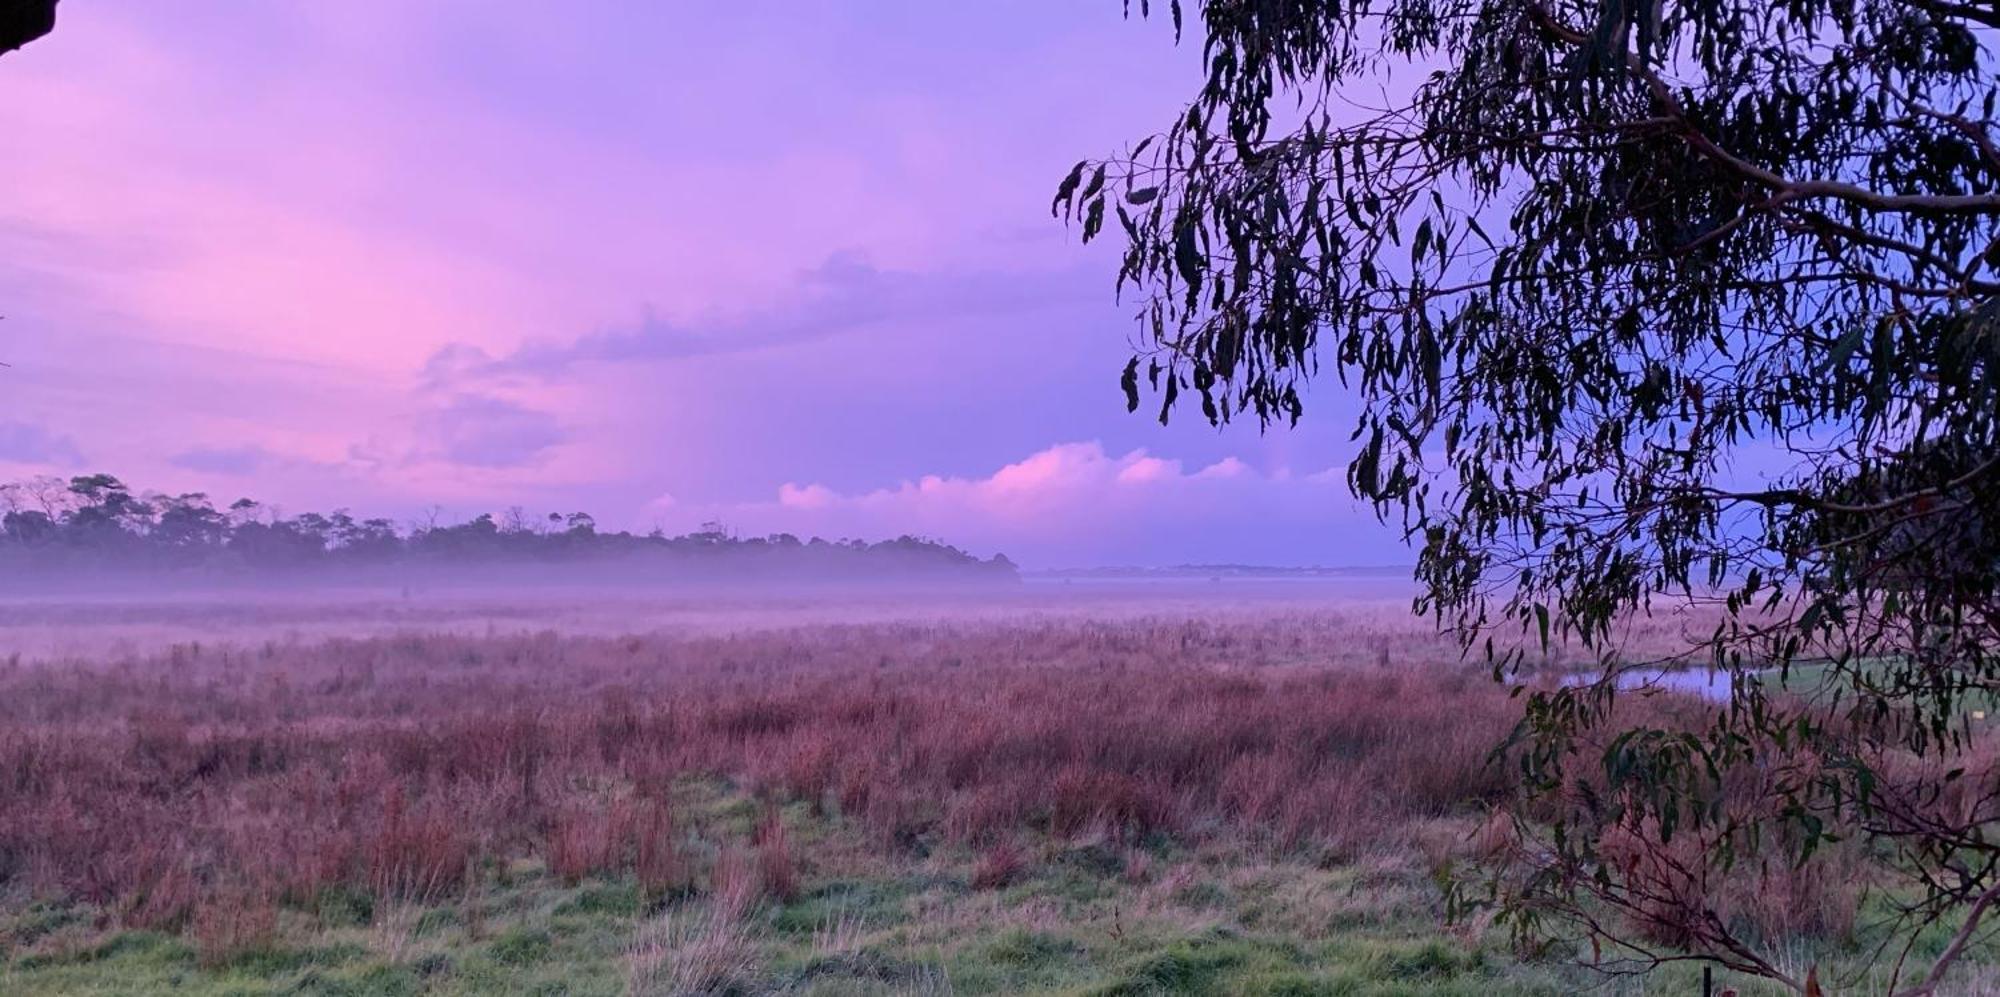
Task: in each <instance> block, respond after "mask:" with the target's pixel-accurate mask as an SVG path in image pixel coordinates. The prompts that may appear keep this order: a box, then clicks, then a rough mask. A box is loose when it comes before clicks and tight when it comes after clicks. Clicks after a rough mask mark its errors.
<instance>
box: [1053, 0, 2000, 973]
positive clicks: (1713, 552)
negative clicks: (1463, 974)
mask: <svg viewBox="0 0 2000 997" xmlns="http://www.w3.org/2000/svg"><path fill="white" fill-rule="evenodd" d="M1138 6H1139V11H1138V12H1139V13H1142V14H1158V13H1162V12H1161V11H1158V10H1149V9H1147V5H1146V4H1145V3H1143V2H1142V3H1141V4H1139V5H1138ZM1165 13H1169V14H1170V15H1171V16H1172V17H1173V18H1174V20H1175V22H1176V24H1180V23H1181V21H1182V19H1183V18H1184V17H1186V18H1188V20H1189V22H1190V23H1189V24H1187V25H1186V28H1187V30H1188V31H1189V32H1190V33H1196V34H1198V36H1199V38H1200V41H1201V44H1202V46H1203V53H1204V64H1205V66H1206V79H1205V82H1204V83H1203V84H1202V86H1201V88H1200V90H1199V92H1198V93H1197V94H1196V95H1195V96H1194V98H1193V100H1192V101H1191V103H1190V104H1189V105H1188V107H1187V109H1186V112H1185V113H1184V114H1183V115H1182V116H1181V117H1180V118H1179V119H1178V120H1176V121H1174V122H1172V124H1171V127H1169V128H1168V130H1166V131H1165V132H1163V133H1160V134H1158V135H1155V136H1154V137H1152V138H1150V139H1147V140H1145V141H1143V142H1140V143H1138V144H1137V145H1136V146H1134V147H1132V148H1131V149H1130V150H1129V151H1128V152H1126V153H1124V154H1121V155H1118V156H1114V157H1111V158H1109V159H1106V160H1101V161H1089V162H1085V163H1083V164H1080V165H1079V166H1078V167H1077V168H1076V169H1075V170H1074V171H1073V172H1072V173H1071V174H1070V175H1069V176H1068V177H1067V178H1065V179H1064V180H1063V182H1062V184H1061V186H1060V189H1059V193H1058V195H1057V198H1056V207H1057V209H1058V210H1059V211H1061V212H1064V213H1066V214H1067V215H1068V217H1071V218H1073V219H1075V220H1076V221H1077V223H1079V224H1080V225H1081V228H1082V231H1083V234H1084V236H1085V237H1086V238H1094V237H1097V236H1099V235H1100V234H1103V233H1106V232H1109V233H1111V234H1112V235H1113V236H1114V237H1116V238H1118V239H1121V240H1122V241H1123V243H1124V246H1125V253H1124V258H1123V266H1122V269H1121V272H1120V275H1119V286H1120V288H1121V289H1127V290H1133V289H1136V291H1137V292H1138V294H1139V296H1140V299H1141V300H1142V301H1143V305H1142V310H1141V314H1140V320H1141V323H1142V325H1143V327H1144V330H1145V332H1146V334H1147V339H1148V340H1149V342H1150V344H1151V347H1152V349H1150V350H1149V351H1148V352H1146V353H1144V354H1142V355H1140V356H1138V357H1135V358H1134V360H1133V361H1132V363H1131V365H1130V366H1128V367H1127V368H1126V370H1125V373H1124V378H1123V386H1124V389H1125V391H1126V393H1127V396H1128V400H1129V401H1130V403H1131V404H1132V405H1133V406H1134V407H1137V406H1138V405H1139V404H1140V402H1141V395H1142V392H1144V391H1145V389H1146V388H1147V387H1148V386H1150V387H1151V389H1152V391H1153V392H1155V393H1156V397H1157V401H1158V403H1159V405H1160V409H1159V412H1160V417H1161V418H1162V419H1165V418H1167V417H1168V415H1169V414H1170V413H1171V412H1173V411H1174V410H1175V409H1176V408H1177V406H1178V405H1179V404H1181V403H1182V402H1183V401H1184V400H1195V401H1198V403H1199V405H1200V407H1201V409H1202V412H1203V413H1204V415H1205V416H1206V417H1207V418H1208V419H1210V420H1212V421H1216V422H1227V421H1230V420H1232V419H1242V418H1246V417H1247V418H1249V419H1253V420H1255V421H1257V422H1259V423H1262V424H1268V423H1270V422H1272V421H1274V420H1276V421H1289V420H1297V419H1298V418H1299V417H1300V416H1301V414H1302V412H1303V411H1304V406H1303V397H1304V392H1303V391H1302V387H1303V385H1304V383H1305V382H1306V381H1307V380H1309V379H1313V378H1315V377H1316V378H1318V379H1320V380H1328V379H1337V380H1338V381H1339V382H1340V384H1342V385H1344V386H1345V387H1346V388H1347V389H1349V390H1351V391H1352V392H1353V393H1355V394H1357V395H1358V396H1359V398H1360V399H1361V400H1362V401H1363V402H1364V403H1365V404H1364V408H1365V411H1364V412H1363V414H1362V415H1361V416H1360V419H1359V422H1358V424H1357V425H1356V426H1355V437H1354V439H1355V444H1356V449H1355V452H1354V453H1353V460H1352V464H1351V470H1350V482H1351V484H1352V486H1353V488H1354V490H1355V491H1356V492H1357V494H1359V495H1361V496H1363V497H1366V498H1368V499H1370V500H1372V501H1374V502H1375V503H1376V504H1377V507H1378V508H1379V509H1380V510H1381V512H1382V513H1383V514H1384V516H1385V517H1389V518H1391V519H1392V520H1396V521H1400V522H1401V523H1403V524H1404V525H1405V526H1406V527H1407V529H1408V531H1409V534H1410V536H1411V538H1412V540H1413V541H1414V542H1415V543H1417V544H1419V545H1420V546H1421V553H1420V561H1419V568H1418V574H1419V577H1420V579H1421V581H1423V582H1424V583H1425V589H1426V594H1425V595H1424V596H1423V597H1422V598H1421V599H1420V600H1419V606H1420V608H1421V609H1423V610H1425V611H1427V612H1430V613H1433V614H1435V615H1436V616H1437V617H1438V618H1439V620H1440V621H1441V622H1442V623H1444V624H1446V625H1449V626H1454V627H1457V628H1460V629H1461V632H1462V633H1464V634H1465V635H1466V636H1467V638H1468V643H1469V644H1471V643H1473V642H1480V643H1482V644H1483V646H1485V647H1486V648H1487V649H1488V653H1489V654H1492V655H1493V656H1494V658H1495V668H1496V673H1500V672H1504V671H1508V670H1516V673H1518V669H1519V668H1520V666H1522V665H1523V664H1524V659H1523V658H1522V657H1520V656H1518V655H1516V656H1510V655H1508V654H1506V653H1496V652H1494V651H1493V650H1492V649H1493V647H1494V645H1493V644H1491V643H1490V642H1485V641H1482V638H1490V636H1491V635H1492V632H1493V630H1494V628H1496V627H1500V626H1507V627H1512V626H1514V625H1518V626H1519V627H1521V628H1524V629H1525V630H1526V631H1527V632H1528V633H1529V634H1530V635H1538V636H1540V638H1541V639H1542V641H1543V642H1549V641H1569V642H1576V643H1582V644H1586V645H1588V646H1589V647H1591V648H1592V649H1594V650H1595V651H1596V652H1597V653H1598V654H1599V655H1601V656H1602V659H1603V665H1604V671H1603V672H1602V677H1601V679H1600V680H1598V681H1596V682H1585V683H1581V684H1578V685H1574V686H1571V687H1566V688H1559V689H1553V690H1551V689H1548V688H1546V687H1544V688H1542V689H1540V690H1539V691H1533V692H1532V694H1531V695H1529V696H1527V697H1525V698H1526V699H1527V701H1528V713H1527V721H1526V723H1525V724H1524V728H1523V737H1522V739H1521V743H1520V744H1519V745H1518V746H1517V749H1516V752H1515V754H1514V756H1513V758H1514V759H1515V761H1516V762H1518V764H1520V765H1521V766H1522V773H1523V775H1524V778H1525V781H1526V782H1527V783H1528V785H1529V786H1530V788H1531V789H1533V790H1535V791H1536V792H1537V795H1538V796H1539V801H1538V806H1539V807H1540V809H1539V810H1538V811H1537V812H1538V813H1539V814H1541V816H1540V817H1539V818H1538V819H1537V820H1535V821H1533V822H1531V823H1532V826H1529V822H1524V826H1523V830H1522V832H1521V833H1522V835H1523V836H1524V838H1528V839H1532V840H1531V841H1530V843H1529V844H1531V845H1533V847H1532V848H1530V847H1529V845H1524V846H1523V848H1524V850H1525V851H1530V852H1532V858H1533V860H1532V861H1530V862H1524V863H1519V864H1517V865H1516V867H1514V868H1513V869H1511V870H1509V871H1508V872H1507V873H1506V874H1505V875H1502V876H1500V877H1498V878H1497V879H1496V881H1495V883H1494V884H1493V885H1494V886H1495V888H1496V892H1495V893H1494V894H1493V898H1494V900H1495V901H1496V902H1499V903H1502V904H1503V906H1504V907H1505V908H1506V910H1507V912H1508V913H1509V914H1510V915H1512V916H1513V917H1514V918H1515V921H1516V923H1517V925H1519V926H1522V928H1523V930H1524V931H1526V932H1538V931H1545V930H1553V929H1552V928H1551V927H1550V925H1551V923H1552V921H1551V918H1552V916H1553V915H1556V914H1561V915H1566V916H1567V917H1568V919H1569V921H1570V922H1571V923H1582V924H1583V925H1584V930H1585V931H1586V932H1587V933H1589V934H1591V935H1592V936H1593V938H1594V939H1595V940H1596V941H1598V942H1602V943H1612V942H1616V943H1618V944H1619V945H1622V946H1625V947H1623V948H1619V949H1618V951H1620V952H1621V953H1625V954H1632V955H1637V956H1639V957H1640V958H1642V959H1653V958H1666V957H1672V955H1671V953H1683V952H1691V953H1695V954H1700V955H1706V956H1710V957H1713V958H1717V959H1720V960H1723V961H1725V962H1727V963H1728V964H1730V965H1733V966H1737V967H1739V968H1743V969H1746V970H1750V971H1754V972H1759V973H1763V974H1765V975H1770V976H1773V977H1774V978H1780V979H1788V980H1790V981H1791V982H1792V983H1794V984H1795V985H1798V986H1800V987H1801V988H1803V986H1804V984H1803V981H1800V980H1797V979H1793V978H1792V977H1791V976H1788V975H1787V974H1786V973H1785V972H1783V971H1782V970H1781V969H1780V967H1778V966H1775V965H1773V964H1772V963H1771V962H1770V961H1769V959H1768V958H1767V957H1766V956H1765V955H1763V954H1760V953H1759V951H1758V950H1757V948H1756V946H1755V945H1754V944H1752V941H1751V940H1747V939H1745V938H1743V937H1742V935H1741V933H1740V932H1739V931H1737V930H1736V929H1735V928H1734V927H1733V926H1731V925H1729V924H1726V923H1721V919H1720V918H1718V917H1715V916H1714V912H1712V911H1703V910H1701V909H1700V901H1699V897H1694V898H1692V899H1690V898H1688V897H1684V896H1679V895H1677V894H1676V890H1675V885H1674V884H1673V883H1671V882H1668V883H1665V884H1664V885H1663V883H1662V882H1656V881H1652V880H1649V879H1648V878H1647V876H1645V875H1643V874H1641V873H1640V872H1638V871H1637V867H1636V866H1635V865H1634V864H1633V863H1630V862H1627V861H1623V860H1620V859H1617V858H1616V857H1614V856H1613V855H1612V854H1611V853H1612V851H1613V849H1610V848H1609V847H1608V846H1607V845H1606V844H1605V843H1606V842H1607V840H1609V837H1610V836H1611V835H1612V833H1613V832H1643V834H1644V835H1645V836H1646V837H1647V839H1648V840H1649V841H1651V842H1653V843H1654V844H1655V845H1656V846H1658V847H1661V848H1671V849H1676V850H1679V851H1685V850H1686V849H1688V848H1690V847H1695V850H1696V851H1697V852H1698V853H1699V854H1698V855H1695V856H1681V857H1680V858H1678V859H1676V862H1677V863H1680V864H1681V865H1686V866H1687V867H1688V868H1690V869H1724V868H1728V867H1729V865H1730V863H1732V862H1750V861H1753V860H1757V857H1760V856H1768V855H1774V854H1775V855H1781V856H1783V857H1784V858H1786V859H1787V860H1790V861H1801V860H1804V859H1806V858H1807V857H1808V856H1811V855H1812V854H1813V853H1814V852H1815V851H1816V850H1818V849H1822V848H1825V847H1827V846H1828V845H1830V844H1832V843H1833V842H1834V841H1835V840H1836V839H1841V838H1854V839H1860V840H1865V841H1866V842H1867V843H1868V846H1869V847H1871V848H1875V849H1881V850H1885V851H1886V852H1889V853H1893V860H1892V861H1891V862H1890V863H1889V865H1890V866H1892V867H1893V868H1896V869H1899V870H1903V871H1906V872H1907V873H1908V875H1909V877H1910V878H1911V880H1912V885H1913V886H1914V887H1915V889H1914V890H1913V891H1912V892H1908V893H1906V894H1904V896H1906V897H1908V896H1915V897H1919V898H1920V899H1917V900H1914V901H1913V902H1911V903H1910V904H1909V905H1908V913H1909V914H1910V916H1911V917H1912V918H1914V919H1916V920H1917V921H1919V922H1928V921H1933V920H1937V919H1941V918H1942V919H1947V920H1950V921H1952V922H1953V923H1954V924H1956V925H1959V926H1960V927H1962V929H1963V930H1964V932H1965V935H1963V936H1959V937H1961V938H1969V937H1971V935H1972V934H1973V933H1975V932H1976V931H1978V930H1979V928H1980V926H1981V917H1982V916H1983V915H1984V914H1985V912H1986V910H1987V907H1988V905H1990V904H1992V903H1994V902H1996V901H2000V835H1996V832H1995V828H2000V824H1994V821H1995V820H1996V819H2000V769H1996V768H1995V767H1994V766H1993V765H1992V764H1991V763H1990V762H1984V761H1981V759H1983V758H1988V757H1990V754H1982V751H1983V750H1984V749H1983V748H1982V747H1981V745H1984V744H1988V743H1990V742H1991V740H1992V736H1991V735H1989V734H1985V733H1982V732H1981V731H1980V730H1979V729H1978V728H1977V727H1976V726H1973V725H1971V724H1969V722H1968V713H1969V711H1968V706H1969V705H1973V704H1977V703H1980V702H1983V701H1984V699H1983V697H1986V696H1989V695H1990V694H1992V693H1993V692H1994V691H1995V688H1996V686H2000V660H1996V657H1995V650H1996V643H2000V591H1996V575H2000V438H1996V417H2000V303H1996V299H1995V292H1996V291H2000V121H1996V116H1995V110H1996V109H1995V103H1996V84H2000V61H1996V50H1997V49H2000V6H1996V4H1995V3H1994V2H1993V0H1755V2H1751V0H1704V2H1676V0H1543V2H1537V0H1345V2H1338V0H1336V2H1320V0H1207V2H1204V3H1201V4H1199V5H1198V7H1197V5H1196V4H1194V3H1192V2H1190V3H1189V4H1188V5H1187V9H1186V10H1183V9H1182V4H1181V3H1180V2H1178V0H1176V2H1174V3H1172V4H1171V6H1170V9H1169V10H1167V11H1165ZM1670 608H1680V609H1683V610H1692V611H1698V612H1699V613H1701V614H1705V615H1701V616H1700V617H1699V618H1700V619H1702V620H1703V623H1702V629H1701V630H1700V631H1699V632H1696V633H1693V634H1692V635H1691V637H1690V641H1689V655H1688V657H1689V658H1690V659H1691V660H1699V661H1705V662H1706V663H1710V664H1713V665H1715V666H1718V667H1722V668H1725V669H1728V670H1729V671H1730V673H1731V675H1732V677H1733V694H1732V696H1731V697H1730V701H1729V702H1728V703H1727V704H1725V705H1723V706H1718V707H1716V708H1714V709H1712V710H1709V711H1707V714H1706V715H1704V716H1700V717H1696V718H1688V717H1685V716H1683V717H1679V718H1677V719H1672V720H1669V719H1667V718H1656V719H1652V720H1648V719H1645V718H1643V717H1640V716H1639V715H1638V714H1637V711H1635V710H1634V709H1632V708H1631V707H1632V705H1633V704H1631V703H1629V702H1624V700H1629V699H1630V698H1631V697H1629V696H1621V695H1620V689H1621V687H1622V686H1624V685H1626V684H1628V683H1629V679H1628V678H1621V676H1620V672H1621V671H1624V672H1629V671H1630V670H1631V669H1632V668H1634V667H1636V666H1637V665H1638V664H1640V663H1637V662H1631V661H1627V660H1624V659H1623V658H1621V656H1620V655H1619V653H1618V642H1617V636H1618V634H1619V632H1620V627H1621V626H1623V625H1625V623H1626V622H1627V621H1629V620H1631V619H1632V618H1633V617H1634V616H1635V615H1636V614H1644V613H1655V614H1658V613H1664V612H1666V611H1667V610H1668V609H1670ZM1808 664H1810V665H1813V666H1814V669H1815V671H1816V672H1817V671H1822V670H1823V672H1824V674H1825V676H1826V679H1825V682H1824V685H1823V687H1820V692H1819V694H1817V695H1815V696H1811V697H1801V696H1798V695H1793V694H1790V693H1781V691H1780V689H1779V685H1780V682H1779V675H1781V674H1789V670H1790V669H1792V668H1793V667H1794V666H1802V665H1808ZM1822 666H1823V668H1822ZM1792 692H1797V689H1796V688H1794V689H1793V690H1792ZM1807 757H1810V759H1811V762H1810V764H1807V763H1805V762H1803V761H1801V759H1803V758H1807ZM1947 776H1949V778H1947ZM1746 780H1747V781H1749V782H1752V783H1754V784H1755V785H1756V787H1757V788H1756V791H1755V792H1754V793H1752V792H1748V791H1745V790H1743V789H1741V786H1742V785H1743V784H1744V783H1745V781H1746ZM1954 808H1955V809H1954ZM1947 810H1949V811H1950V812H1949V813H1947V812H1946V811H1947ZM1676 839H1678V842H1679V843H1678V844H1676V843H1675V841H1676ZM1689 842H1693V843H1694V845H1692V846H1691V845H1690V844H1689ZM1676 854H1678V851H1677V852H1676ZM1668 879H1671V877H1668ZM1683 885H1684V884H1683ZM1668 901H1672V903H1669V902H1668ZM1669 909H1671V910H1672V912H1671V913H1664V914H1663V913H1662V912H1663V911H1668V910H1669ZM1649 919H1650V920H1649ZM1663 919H1664V920H1665V921H1667V922H1671V923H1665V924H1662V923H1660V922H1661V921H1662V920H1663ZM1635 924H1646V925H1649V926H1650V928H1651V929H1652V930H1651V932H1650V936H1651V937H1652V938H1653V939H1655V940H1660V939H1664V941H1663V942H1661V944H1660V945H1658V946H1655V947H1649V944H1648V943H1647V942H1646V941H1645V940H1644V937H1642V936H1646V935H1648V932H1647V931H1642V930H1639V929H1638V928H1636V927H1633V925H1635ZM1958 952H1959V948H1953V949H1951V950H1949V951H1947V952H1945V953H1941V955H1943V958H1942V959H1938V960H1936V961H1935V964H1934V967H1933V966H1930V965H1927V966H1924V967H1917V966H1915V965H1914V964H1913V965H1912V966H1911V967H1910V971H1909V972H1908V973H1907V974H1904V975H1903V976H1902V977H1901V979H1900V983H1899V984H1898V985H1899V986H1901V987H1903V988H1905V990H1904V992H1908V993H1930V992H1932V990H1933V989H1934V988H1935V987H1936V986H1937V985H1938V983H1939V981H1940V979H1941V978H1942V974H1943V973H1945V972H1946V971H1948V969H1949V964H1950V962H1951V961H1952V957H1955V956H1956V955H1957V954H1958ZM1896 955H1897V953H1894V952H1890V953H1887V956H1889V957H1894V956H1896Z"/></svg>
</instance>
